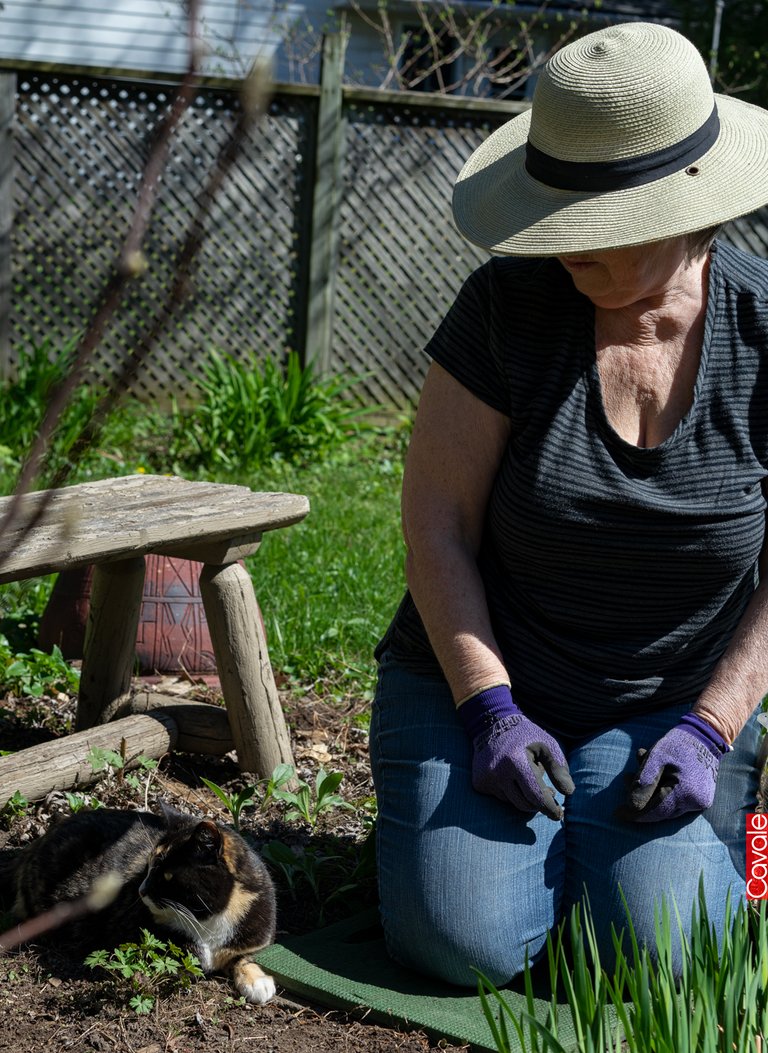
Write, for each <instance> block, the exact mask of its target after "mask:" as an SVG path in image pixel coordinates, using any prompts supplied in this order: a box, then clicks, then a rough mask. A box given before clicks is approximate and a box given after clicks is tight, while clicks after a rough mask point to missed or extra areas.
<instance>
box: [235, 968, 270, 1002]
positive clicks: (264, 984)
mask: <svg viewBox="0 0 768 1053" xmlns="http://www.w3.org/2000/svg"><path fill="white" fill-rule="evenodd" d="M235 983H236V986H237V990H238V992H239V993H240V994H241V995H242V996H243V998H244V999H245V1000H246V1002H255V1003H256V1004H257V1005H264V1003H265V1002H268V1001H269V1000H270V998H274V996H275V981H274V980H273V979H272V977H271V976H267V975H266V973H263V972H262V971H261V969H260V968H259V967H258V965H254V964H253V963H251V964H250V965H249V966H241V967H240V969H238V972H237V978H236V980H235Z"/></svg>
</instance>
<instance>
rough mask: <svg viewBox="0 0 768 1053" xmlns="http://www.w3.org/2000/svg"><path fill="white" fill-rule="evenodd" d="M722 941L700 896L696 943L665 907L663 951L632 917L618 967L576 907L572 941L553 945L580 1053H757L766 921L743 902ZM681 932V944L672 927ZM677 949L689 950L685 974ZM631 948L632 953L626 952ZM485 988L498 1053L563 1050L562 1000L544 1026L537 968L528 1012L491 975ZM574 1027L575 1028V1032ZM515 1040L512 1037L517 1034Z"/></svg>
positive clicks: (764, 1012) (618, 944)
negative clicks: (644, 941) (649, 943)
mask: <svg viewBox="0 0 768 1053" xmlns="http://www.w3.org/2000/svg"><path fill="white" fill-rule="evenodd" d="M726 914H727V916H728V918H729V921H728V923H727V924H726V926H725V931H724V933H723V934H722V938H721V940H718V935H717V933H716V932H715V930H714V927H713V926H712V925H711V924H710V921H709V917H708V914H707V908H706V903H705V900H704V896H703V892H702V891H701V890H700V892H699V899H698V903H697V904H696V906H695V907H694V911H693V918H692V924H691V931H690V937H688V936H687V935H686V934H685V932H684V929H683V926H682V924H681V922H680V919H679V918H678V919H677V921H676V924H675V925H674V926H673V923H672V921H671V917H670V910H669V908H668V906H667V905H666V904H665V905H664V906H663V907H662V910H661V911H660V912H658V913H657V917H656V946H655V949H654V953H653V954H651V952H650V950H649V948H647V947H640V946H639V945H638V941H637V937H636V935H635V932H634V928H633V926H632V923H631V919H628V922H627V925H626V928H625V930H624V931H625V932H626V933H627V934H628V938H629V948H626V947H624V946H623V942H622V939H621V938H620V936H619V935H618V934H617V933H616V932H614V937H613V938H614V947H615V950H616V965H615V967H614V969H613V972H612V973H610V974H609V973H608V972H607V971H606V969H605V968H603V967H602V965H601V963H600V955H599V952H598V947H597V939H596V935H595V929H594V925H593V923H592V920H591V917H590V915H589V912H588V910H587V911H586V912H585V913H584V915H583V916H582V913H581V910H580V908H579V907H576V908H574V910H573V911H572V913H571V917H570V920H569V932H568V935H569V939H568V940H565V939H564V934H565V927H564V926H562V927H561V928H560V930H559V932H558V934H557V935H556V936H555V937H550V938H549V940H548V944H547V951H548V963H549V980H550V984H551V989H552V991H553V992H555V991H557V989H558V986H559V985H560V986H561V988H562V990H563V991H564V993H565V999H566V1002H567V1006H568V1009H569V1011H570V1014H571V1017H572V1027H573V1032H574V1033H575V1036H576V1048H577V1049H578V1050H579V1053H606V1051H607V1050H615V1051H616V1053H619V1051H622V1053H680V1051H681V1050H696V1051H697V1053H756V1051H758V1050H761V1049H764V1048H765V1044H766V1041H768V916H767V914H766V902H765V901H761V903H760V905H759V907H757V906H754V905H750V904H747V903H739V904H737V906H736V908H735V910H731V909H730V900H729V903H728V904H727V910H726ZM675 929H676V930H677V933H676V936H677V939H673V931H674V930H675ZM676 944H677V947H678V950H679V951H680V952H681V954H682V970H681V972H680V975H679V976H678V968H677V966H676V961H675V960H676V949H675V948H676ZM627 951H629V957H628V956H627ZM478 990H479V994H480V999H481V1001H482V1004H483V1010H484V1013H485V1017H486V1020H487V1021H488V1024H489V1027H490V1029H491V1033H492V1035H493V1040H494V1043H495V1045H496V1048H497V1049H498V1050H499V1053H512V1050H518V1049H520V1050H522V1053H529V1051H530V1053H565V1047H564V1046H563V1041H564V1032H563V1029H562V1027H561V1020H560V1006H559V1003H558V1001H557V997H556V996H555V994H553V996H552V1000H551V1003H550V1006H549V1009H548V1012H547V1016H546V1020H540V1019H538V1018H537V1015H536V1011H535V1002H534V996H533V983H532V980H531V973H530V969H528V968H526V971H525V990H526V1009H525V1010H524V1011H523V1012H522V1013H521V1014H520V1015H517V1014H516V1013H515V1012H514V1011H513V1010H512V1009H511V1007H510V1005H509V1003H508V1002H506V1001H505V999H504V996H503V995H502V994H501V993H500V992H499V991H498V990H497V989H496V988H495V987H494V986H493V984H492V983H491V982H490V981H489V980H488V979H487V978H486V977H484V976H482V975H481V976H480V977H479V981H478ZM569 1030H570V1029H569ZM512 1034H514V1039H513V1038H512V1037H511V1036H512Z"/></svg>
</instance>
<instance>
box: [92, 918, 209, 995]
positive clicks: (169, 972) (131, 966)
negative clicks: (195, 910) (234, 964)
mask: <svg viewBox="0 0 768 1053" xmlns="http://www.w3.org/2000/svg"><path fill="white" fill-rule="evenodd" d="M141 932H142V938H141V942H140V943H122V944H120V946H119V947H117V948H116V949H115V950H114V951H106V950H98V951H93V952H92V953H91V954H89V955H88V957H87V958H86V959H85V964H86V965H87V966H89V968H91V969H104V970H106V972H108V973H109V974H110V975H111V976H112V977H114V978H119V979H122V980H125V981H127V983H128V985H129V988H130V990H131V991H132V992H133V993H132V995H131V997H130V999H129V1000H128V1004H129V1005H130V1007H131V1008H132V1009H133V1010H134V1011H135V1012H136V1013H138V1014H140V1015H141V1014H147V1013H150V1012H151V1011H152V1008H153V1006H154V1004H155V1001H156V999H157V997H158V996H159V995H160V994H161V993H162V991H163V990H165V989H167V988H168V987H172V986H175V987H188V986H189V985H190V984H191V982H192V980H194V979H196V978H198V977H200V976H202V975H203V970H202V969H201V968H200V962H199V961H198V959H197V958H196V957H195V955H194V954H190V953H189V952H188V951H185V950H183V949H182V948H180V947H177V946H176V944H175V943H171V942H170V941H169V942H168V943H165V942H163V940H160V939H158V938H157V937H156V936H153V935H152V933H151V932H149V931H148V930H147V929H142V930H141Z"/></svg>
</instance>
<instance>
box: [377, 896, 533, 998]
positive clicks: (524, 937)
mask: <svg viewBox="0 0 768 1053" xmlns="http://www.w3.org/2000/svg"><path fill="white" fill-rule="evenodd" d="M475 902H476V900H475ZM467 906H468V905H467ZM521 908H522V905H521ZM414 915H415V916H414ZM382 920H383V924H384V934H385V938H386V943H387V949H388V951H389V953H390V955H391V956H392V957H393V958H394V959H395V960H396V961H398V962H399V963H400V964H401V965H404V966H406V967H407V968H410V969H414V970H416V971H417V972H420V973H424V974H427V975H429V976H433V977H435V978H436V979H439V980H443V981H445V982H447V983H450V984H454V985H456V986H459V987H475V986H476V985H477V980H478V974H482V975H483V976H485V977H486V978H487V979H489V980H490V981H491V982H492V983H493V984H495V985H496V986H502V985H504V984H506V983H508V982H509V981H510V980H512V979H513V977H515V976H517V975H518V974H519V973H521V972H522V971H523V969H524V968H525V964H526V960H527V961H529V962H530V963H533V962H534V961H535V960H536V959H537V958H538V957H539V956H540V955H541V953H542V952H543V951H544V948H545V946H546V938H547V931H548V928H549V926H547V925H546V924H545V925H544V926H543V929H541V928H540V931H538V932H534V931H532V926H531V925H530V922H531V918H530V916H529V914H528V912H526V911H523V910H522V909H521V915H520V917H519V918H514V917H512V918H510V913H509V910H508V909H505V910H500V909H498V908H497V909H495V910H494V909H493V908H492V907H487V906H486V907H485V908H484V909H482V910H477V909H474V910H472V912H471V914H469V913H468V911H467V910H462V909H461V908H458V909H454V908H451V907H448V906H445V905H444V906H442V907H437V908H436V907H435V905H432V906H424V905H421V906H420V907H418V908H416V909H415V910H414V912H413V913H412V912H411V911H409V910H404V909H403V905H402V904H400V905H398V907H397V908H396V909H393V910H392V911H387V910H386V905H382Z"/></svg>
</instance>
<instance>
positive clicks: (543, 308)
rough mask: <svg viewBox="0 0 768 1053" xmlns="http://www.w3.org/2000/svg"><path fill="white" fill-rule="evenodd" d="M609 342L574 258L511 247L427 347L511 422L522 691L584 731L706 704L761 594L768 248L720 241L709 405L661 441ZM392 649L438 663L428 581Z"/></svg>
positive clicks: (515, 615) (496, 617) (514, 664)
mask: <svg viewBox="0 0 768 1053" xmlns="http://www.w3.org/2000/svg"><path fill="white" fill-rule="evenodd" d="M594 348H595V340H594V309H593V306H592V304H591V302H590V301H589V300H588V299H587V298H586V297H584V296H582V295H581V294H580V293H579V292H578V291H577V290H576V289H575V287H574V286H573V283H572V282H571V279H570V277H569V276H568V274H567V273H566V272H565V270H564V269H563V268H562V267H561V266H560V264H559V263H557V261H555V260H533V261H530V260H520V259H511V258H505V259H492V260H490V261H489V262H488V263H487V264H485V265H484V266H482V267H480V268H479V269H478V270H477V271H475V272H474V273H473V274H472V275H471V276H470V278H469V279H468V280H467V282H466V283H465V285H464V287H463V288H462V290H461V292H460V293H459V296H458V298H457V300H456V302H455V304H454V305H453V307H452V308H451V310H450V311H449V313H448V315H447V316H446V318H445V319H444V321H443V322H442V324H441V325H440V327H439V328H438V330H437V332H436V333H435V335H434V337H433V338H432V340H431V341H430V343H429V345H428V347H427V351H428V353H429V354H430V355H431V356H432V357H433V358H434V360H435V361H436V362H439V363H440V365H441V366H443V367H444V368H445V369H446V370H448V372H450V373H451V374H452V375H453V376H454V377H455V378H456V379H457V380H459V381H460V382H461V383H462V384H463V385H465V386H466V387H467V388H468V389H469V390H470V391H472V392H473V393H474V394H475V395H476V396H477V397H478V398H480V399H482V400H483V401H484V402H486V403H487V404H488V405H490V406H493V407H494V408H495V409H497V410H500V411H501V412H503V413H505V414H508V415H509V417H510V419H511V422H512V437H511V440H510V442H509V445H508V447H507V450H506V452H505V455H504V457H503V460H502V463H501V465H500V467H499V471H498V475H497V477H496V480H495V484H494V487H493V492H492V495H491V499H490V502H489V507H488V511H487V516H486V526H485V533H484V538H483V543H482V547H481V551H480V556H479V563H480V568H481V573H482V576H483V580H484V582H485V587H486V593H487V597H488V604H489V608H490V612H491V617H492V621H493V625H494V630H495V633H496V637H497V640H498V642H499V646H500V647H501V651H502V654H503V656H504V660H505V663H506V666H507V669H508V672H509V676H510V679H511V682H512V693H513V696H514V697H515V699H516V701H517V702H518V704H519V705H520V706H521V707H522V709H523V710H524V712H525V713H526V714H527V715H528V716H530V717H531V718H532V719H534V720H536V721H538V722H539V723H541V724H544V725H545V726H546V727H548V728H550V729H551V730H553V731H556V732H558V731H559V732H561V733H563V734H575V735H578V734H580V733H586V732H589V731H592V730H596V729H598V728H600V727H603V726H606V725H609V724H615V723H616V722H617V721H620V720H622V719H624V718H625V717H630V716H635V715H637V714H638V713H641V712H642V711H644V710H647V709H649V708H657V707H663V706H667V705H673V704H677V703H684V702H688V703H690V704H691V705H693V703H694V702H695V701H696V698H697V697H698V694H699V692H700V691H701V689H702V687H703V686H704V684H706V682H707V681H708V679H709V677H710V675H711V672H712V669H713V666H714V665H715V663H716V662H717V660H718V659H719V657H720V656H721V654H722V653H723V651H724V649H725V647H726V646H727V644H728V641H729V639H730V637H731V635H732V633H733V630H734V628H735V626H736V624H737V622H738V620H739V618H740V617H741V615H742V613H743V611H744V608H745V606H746V604H747V602H748V600H749V598H750V596H751V594H752V592H753V590H754V587H755V582H756V562H757V558H758V554H759V552H760V548H761V544H762V540H763V533H764V528H765V508H766V504H765V500H764V498H763V493H762V489H761V483H762V481H763V479H764V478H765V476H766V474H768V472H767V471H766V465H768V262H766V261H764V260H760V259H756V258H753V257H751V256H748V255H746V254H744V253H742V252H740V251H738V250H737V249H734V248H732V247H731V246H728V245H726V244H722V243H717V244H716V245H715V247H714V249H713V252H712V265H711V267H710V276H709V296H708V301H707V314H706V325H705V334H704V343H703V350H702V355H701V364H700V366H699V372H698V377H697V380H696V386H695V391H694V400H693V405H692V406H691V409H690V411H689V412H688V413H687V414H686V416H685V417H684V418H683V420H682V421H681V422H680V424H679V425H678V427H677V428H676V430H675V431H674V433H673V434H672V435H671V436H670V437H669V438H668V439H666V440H665V441H664V442H663V443H661V444H660V445H659V446H656V447H652V448H638V447H635V446H632V445H631V444H630V443H627V442H625V441H624V440H623V439H622V438H620V437H619V436H618V435H617V434H616V432H615V431H614V430H613V429H612V427H611V425H610V424H609V422H608V420H607V418H606V415H605V411H604V408H603V402H602V397H601V392H600V381H599V377H598V372H597V365H596V361H595V350H594ZM766 646H768V641H766ZM385 649H389V650H390V652H391V653H392V655H393V656H394V657H395V658H396V659H398V660H399V661H400V662H401V663H403V664H404V665H406V666H407V667H409V668H411V669H413V670H415V671H422V672H429V673H435V672H439V669H438V667H437V663H436V660H435V658H434V655H433V653H432V651H431V648H430V645H429V642H428V640H427V637H426V633H425V631H424V628H423V626H422V624H421V620H420V618H419V615H418V612H417V611H416V609H415V607H414V604H413V602H412V600H411V598H410V596H409V595H406V597H405V599H404V601H403V603H402V604H401V606H400V608H399V610H398V612H397V614H396V616H395V618H394V621H393V623H392V625H391V626H390V629H389V630H388V632H387V634H386V636H385V639H384V640H383V641H382V643H381V644H380V645H379V648H378V649H377V654H379V655H380V654H381V653H382V651H383V650H385ZM759 701H760V700H759V699H758V698H756V699H755V705H757V704H758V702H759Z"/></svg>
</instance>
